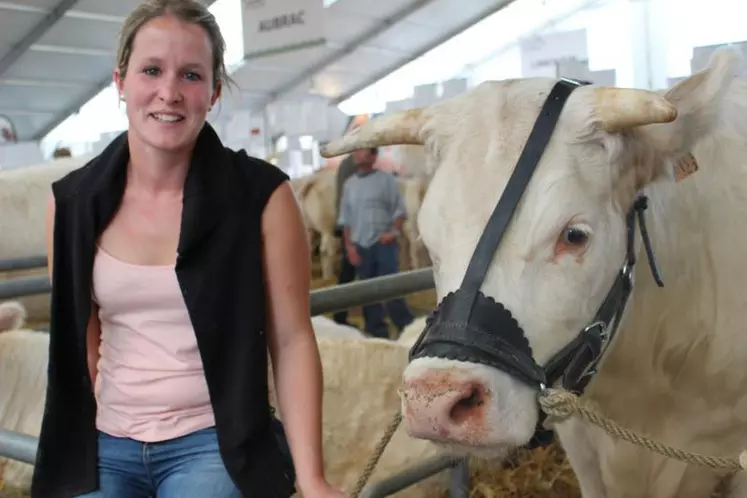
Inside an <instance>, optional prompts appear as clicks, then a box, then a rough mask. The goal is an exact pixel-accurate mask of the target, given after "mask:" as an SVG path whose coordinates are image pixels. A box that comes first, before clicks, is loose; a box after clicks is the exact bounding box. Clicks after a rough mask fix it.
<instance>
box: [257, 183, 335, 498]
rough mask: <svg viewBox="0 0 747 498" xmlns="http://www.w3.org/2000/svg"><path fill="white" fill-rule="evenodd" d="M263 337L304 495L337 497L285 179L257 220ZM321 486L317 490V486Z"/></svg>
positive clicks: (305, 275)
mask: <svg viewBox="0 0 747 498" xmlns="http://www.w3.org/2000/svg"><path fill="white" fill-rule="evenodd" d="M262 232H263V238H264V249H263V250H264V261H265V272H266V279H267V283H266V285H267V290H268V331H267V332H268V342H269V349H270V355H271V358H272V364H273V370H274V372H273V373H274V379H275V388H276V391H277V399H278V405H279V406H278V408H279V410H280V413H281V416H282V419H283V424H284V425H285V428H286V433H287V436H288V443H289V445H290V448H291V453H292V455H293V461H294V464H295V466H296V475H297V476H298V484H299V488H300V491H301V492H302V493H303V494H304V496H341V495H337V494H336V493H335V492H334V490H332V489H331V488H329V487H328V485H327V483H326V481H325V479H324V464H323V458H322V437H321V432H322V430H321V429H322V390H323V383H322V368H321V361H320V359H319V349H318V347H317V343H316V337H315V336H314V331H313V328H312V325H311V317H310V315H309V288H310V278H311V261H310V260H311V256H310V251H309V245H308V239H307V236H306V229H305V227H304V224H303V221H302V217H301V211H300V209H299V207H298V204H297V202H296V198H295V196H294V194H293V191H292V190H291V188H290V185H289V184H288V183H287V182H286V183H284V184H283V185H281V186H280V187H278V188H277V189H276V190H275V192H274V193H273V194H272V196H271V197H270V200H269V201H268V204H267V206H266V208H265V211H264V215H263V219H262ZM320 488H322V489H325V491H323V492H321V494H320V492H319V489H320Z"/></svg>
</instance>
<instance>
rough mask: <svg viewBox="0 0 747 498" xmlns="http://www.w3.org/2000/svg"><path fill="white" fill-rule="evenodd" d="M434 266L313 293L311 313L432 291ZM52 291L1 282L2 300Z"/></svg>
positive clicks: (33, 280)
mask: <svg viewBox="0 0 747 498" xmlns="http://www.w3.org/2000/svg"><path fill="white" fill-rule="evenodd" d="M433 285H434V284H433V271H432V268H431V267H428V268H423V269H419V270H411V271H404V272H401V273H395V274H392V275H386V276H384V277H377V278H372V279H368V280H361V281H357V282H351V283H348V284H342V285H334V286H330V287H324V288H321V289H316V290H314V291H312V292H311V314H312V315H321V314H323V313H331V312H333V311H339V310H344V309H348V308H351V307H353V306H361V305H363V304H369V303H373V302H377V301H385V300H387V299H393V298H395V297H401V296H405V295H407V294H411V293H413V292H418V291H422V290H428V289H432V288H433ZM50 290H51V286H50V284H49V277H47V276H46V275H42V276H38V277H22V278H14V279H11V280H5V281H2V282H0V299H14V298H17V297H22V296H31V295H35V294H47V293H49V292H50Z"/></svg>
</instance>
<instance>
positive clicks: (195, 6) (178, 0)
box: [117, 0, 233, 88]
mask: <svg viewBox="0 0 747 498" xmlns="http://www.w3.org/2000/svg"><path fill="white" fill-rule="evenodd" d="M165 15H172V16H174V17H176V18H177V19H180V20H181V21H184V22H187V23H192V24H197V25H199V26H202V27H203V28H204V29H205V31H207V34H208V37H209V38H210V45H211V46H212V52H213V88H217V87H218V84H219V83H222V84H223V86H226V85H227V84H229V83H233V80H232V79H231V77H230V76H229V75H228V71H227V70H226V64H225V53H226V42H225V40H224V39H223V35H222V34H221V32H220V27H219V26H218V22H217V21H216V20H215V16H214V15H213V14H211V13H210V11H209V10H208V9H207V7H205V6H204V5H202V4H201V3H199V2H198V1H196V0H145V1H144V2H142V3H141V4H140V5H138V6H137V7H135V10H133V11H132V12H131V13H130V15H129V16H127V19H126V20H125V22H124V25H123V26H122V31H121V33H120V36H119V48H118V49H117V69H118V70H119V74H120V75H121V77H122V78H124V77H125V75H126V74H127V65H128V64H129V62H130V55H131V54H132V42H133V40H134V39H135V35H136V34H137V32H138V30H139V29H140V28H141V27H142V26H143V25H144V24H145V23H147V22H148V21H150V20H151V19H154V18H156V17H161V16H165Z"/></svg>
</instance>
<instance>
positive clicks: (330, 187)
mask: <svg viewBox="0 0 747 498" xmlns="http://www.w3.org/2000/svg"><path fill="white" fill-rule="evenodd" d="M336 175H337V171H336V170H333V169H323V170H319V171H315V172H314V173H312V174H310V175H306V176H303V177H300V178H294V179H293V180H292V186H293V189H294V192H295V193H296V198H297V199H298V203H299V205H300V207H301V211H302V213H303V217H304V222H305V223H306V228H307V229H308V230H310V234H309V237H310V238H311V232H316V233H318V234H319V238H320V241H319V257H320V260H321V266H322V278H323V279H325V280H326V279H330V278H333V277H334V276H335V264H336V262H337V259H338V257H339V256H338V255H339V250H340V240H339V239H338V238H337V237H335V221H336V220H335V214H336V202H337V191H336V190H335V189H336V183H335V182H336V177H337V176H336Z"/></svg>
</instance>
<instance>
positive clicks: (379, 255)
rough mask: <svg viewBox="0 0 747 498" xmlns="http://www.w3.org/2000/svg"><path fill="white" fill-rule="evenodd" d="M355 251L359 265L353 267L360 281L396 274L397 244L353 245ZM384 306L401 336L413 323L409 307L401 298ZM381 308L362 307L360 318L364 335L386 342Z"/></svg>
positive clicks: (397, 265)
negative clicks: (364, 323) (363, 321)
mask: <svg viewBox="0 0 747 498" xmlns="http://www.w3.org/2000/svg"><path fill="white" fill-rule="evenodd" d="M356 249H357V250H358V255H359V256H360V257H361V264H360V266H358V267H357V268H356V271H357V273H358V277H359V278H360V279H361V280H366V279H369V278H374V277H382V276H384V275H392V274H394V273H399V244H398V243H397V242H392V243H391V244H382V243H380V242H377V243H375V244H374V245H372V246H371V247H365V248H364V247H361V246H359V245H356ZM384 306H385V307H386V311H388V312H389V317H390V318H391V319H392V322H394V325H395V326H396V327H397V329H398V330H399V332H400V333H401V332H402V329H403V328H405V327H406V326H408V325H409V324H410V323H412V321H413V320H414V317H413V315H412V313H411V312H410V308H408V307H407V303H406V302H405V300H404V299H402V298H399V299H392V300H391V301H387V302H385V303H384ZM384 306H382V305H381V303H376V304H370V305H367V306H364V307H363V319H364V320H365V322H366V326H365V330H366V333H368V334H371V335H372V336H374V337H381V338H383V339H388V338H389V332H388V329H387V326H386V322H385V321H384Z"/></svg>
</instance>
